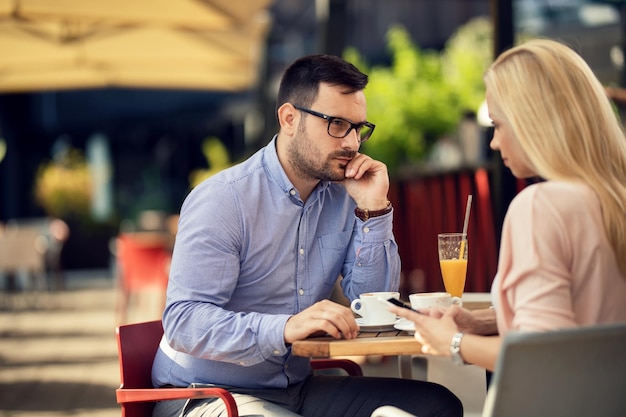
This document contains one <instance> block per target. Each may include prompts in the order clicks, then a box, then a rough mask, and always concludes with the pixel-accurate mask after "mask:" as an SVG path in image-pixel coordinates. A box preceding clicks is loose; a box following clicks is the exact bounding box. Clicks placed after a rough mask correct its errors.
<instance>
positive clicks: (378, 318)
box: [350, 291, 400, 325]
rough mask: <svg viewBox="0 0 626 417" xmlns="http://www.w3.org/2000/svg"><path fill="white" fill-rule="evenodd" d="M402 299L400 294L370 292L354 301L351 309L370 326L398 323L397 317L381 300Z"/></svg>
mask: <svg viewBox="0 0 626 417" xmlns="http://www.w3.org/2000/svg"><path fill="white" fill-rule="evenodd" d="M389 298H396V299H400V293H399V292H393V291H385V292H368V293H363V294H361V295H360V296H359V298H356V299H354V300H353V301H352V303H351V304H350V308H351V309H352V311H354V312H355V313H356V314H358V315H359V316H361V317H362V318H363V320H364V321H365V322H366V323H367V324H368V325H386V324H393V323H395V322H396V315H395V314H394V313H392V312H390V311H389V310H388V309H387V306H386V305H385V303H381V302H380V299H383V300H387V299H389Z"/></svg>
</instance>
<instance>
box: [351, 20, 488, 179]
mask: <svg viewBox="0 0 626 417" xmlns="http://www.w3.org/2000/svg"><path fill="white" fill-rule="evenodd" d="M492 39H493V34H492V28H491V24H490V22H489V21H488V19H484V18H477V19H474V20H472V21H470V22H468V23H467V24H466V25H464V26H462V27H461V28H460V29H459V30H458V31H457V32H456V33H455V34H454V35H453V36H452V37H451V38H450V40H449V41H448V42H447V44H446V47H445V48H444V50H443V51H441V52H438V51H433V50H422V49H421V48H419V46H417V45H415V44H414V43H413V42H412V40H411V39H410V36H409V34H408V33H407V31H406V30H405V29H404V28H403V27H402V26H393V27H391V28H390V29H389V31H388V33H387V43H388V48H389V51H390V54H391V64H390V65H389V66H381V65H378V66H373V67H369V66H368V64H367V62H365V60H364V59H363V57H362V56H361V54H360V53H359V52H358V51H357V50H356V49H354V48H348V49H347V50H346V52H345V54H344V57H345V58H346V60H348V61H350V62H352V63H354V64H355V65H356V66H357V67H359V69H361V70H362V71H364V72H366V73H367V74H369V78H370V81H369V84H368V86H367V88H366V89H365V96H366V99H367V102H368V119H369V120H372V121H374V123H376V136H375V138H374V139H373V140H371V141H368V142H366V143H365V144H364V145H363V149H364V152H366V153H368V154H369V155H370V156H372V157H373V158H375V159H380V160H381V161H384V162H385V163H386V164H387V165H388V167H389V170H390V172H392V173H394V172H396V171H397V170H398V169H399V168H400V167H402V166H405V165H414V164H419V163H422V162H423V161H424V159H425V158H426V157H427V155H428V153H429V152H430V150H431V148H432V146H433V145H434V144H435V143H436V141H437V140H438V139H439V138H441V137H442V136H446V135H453V134H454V132H455V130H456V128H457V126H458V124H459V122H460V121H461V119H462V118H463V115H464V114H466V113H467V112H468V111H476V110H477V109H478V107H479V105H480V103H481V102H482V100H483V99H484V87H483V83H482V75H483V72H484V70H485V69H486V68H487V65H488V63H489V62H490V60H491V55H490V54H491V50H492V48H491V47H490V43H491V42H492Z"/></svg>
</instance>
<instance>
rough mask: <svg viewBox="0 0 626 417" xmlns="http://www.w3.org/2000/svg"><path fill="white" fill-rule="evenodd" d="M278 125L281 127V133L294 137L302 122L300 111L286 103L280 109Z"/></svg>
mask: <svg viewBox="0 0 626 417" xmlns="http://www.w3.org/2000/svg"><path fill="white" fill-rule="evenodd" d="M277 115H278V124H279V125H280V131H281V132H283V133H285V134H287V135H289V136H293V134H294V133H295V132H296V129H297V127H298V122H299V121H300V117H299V112H298V110H297V109H296V108H295V107H293V104H291V103H285V104H283V105H282V106H280V107H279V108H278V112H277Z"/></svg>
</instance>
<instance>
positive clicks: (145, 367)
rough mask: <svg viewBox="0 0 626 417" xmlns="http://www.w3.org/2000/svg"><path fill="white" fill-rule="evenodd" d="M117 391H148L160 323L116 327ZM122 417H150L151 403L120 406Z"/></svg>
mask: <svg viewBox="0 0 626 417" xmlns="http://www.w3.org/2000/svg"><path fill="white" fill-rule="evenodd" d="M116 332H117V350H118V355H119V361H120V380H121V382H122V384H121V385H120V389H125V388H126V389H127V388H131V389H132V388H152V377H151V376H152V361H153V360H154V355H155V354H156V351H157V349H158V347H159V342H160V341H161V336H162V335H163V324H162V323H161V320H155V321H148V322H144V323H135V324H126V325H123V326H119V327H118V328H117V331H116ZM121 407H122V416H123V417H135V416H136V417H139V416H151V415H152V409H153V408H154V402H133V403H126V404H121Z"/></svg>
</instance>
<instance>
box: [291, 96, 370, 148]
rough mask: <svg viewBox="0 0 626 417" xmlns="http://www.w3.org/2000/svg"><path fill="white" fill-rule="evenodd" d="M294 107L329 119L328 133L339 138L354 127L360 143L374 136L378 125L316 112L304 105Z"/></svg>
mask: <svg viewBox="0 0 626 417" xmlns="http://www.w3.org/2000/svg"><path fill="white" fill-rule="evenodd" d="M294 107H295V108H296V109H298V110H300V111H303V112H305V113H309V114H311V115H313V116H316V117H319V118H321V119H324V120H326V121H328V129H327V130H328V134H329V135H330V136H332V137H334V138H337V139H343V138H345V137H346V136H348V135H349V134H350V132H351V131H352V129H354V130H356V133H357V134H358V135H359V143H363V142H365V141H366V140H368V139H369V138H370V136H372V133H373V132H374V128H375V127H376V126H375V125H374V124H372V123H370V122H363V123H352V122H350V121H348V120H346V119H342V118H341V117H335V116H328V115H326V114H324V113H319V112H316V111H315V110H311V109H305V108H304V107H300V106H296V105H294Z"/></svg>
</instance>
